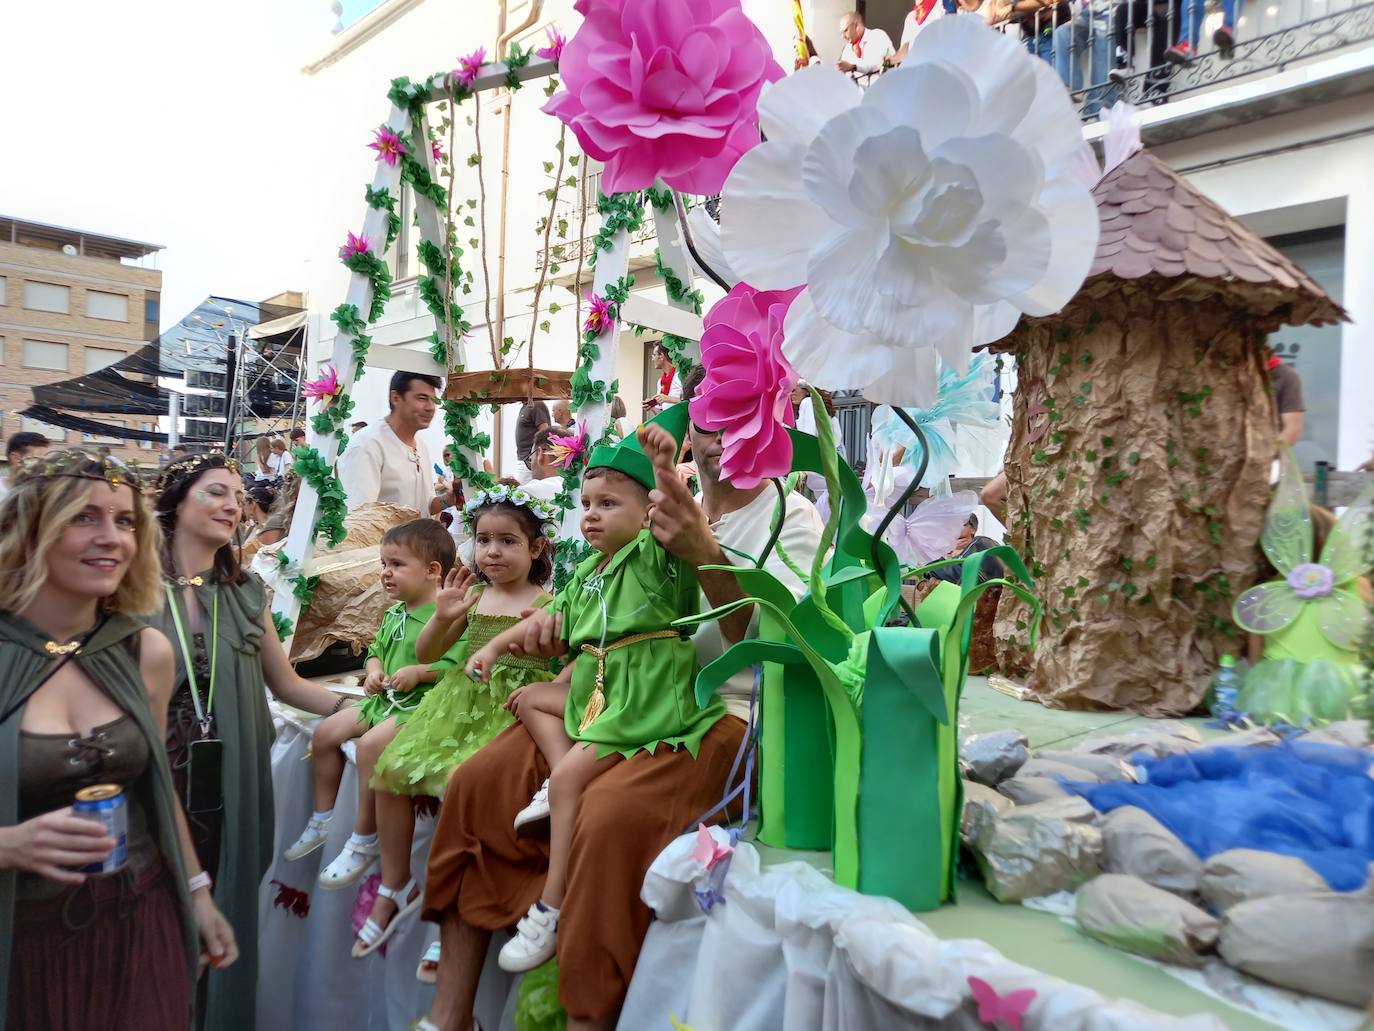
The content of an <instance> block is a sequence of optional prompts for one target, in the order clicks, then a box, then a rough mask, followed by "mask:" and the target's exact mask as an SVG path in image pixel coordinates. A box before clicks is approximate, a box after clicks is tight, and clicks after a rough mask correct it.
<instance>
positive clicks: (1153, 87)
mask: <svg viewBox="0 0 1374 1031" xmlns="http://www.w3.org/2000/svg"><path fill="white" fill-rule="evenodd" d="M1032 18H1033V26H1032V27H1031V30H1032V31H1028V32H1025V33H1023V35H1026V36H1028V37H1031V38H1034V39H1035V40H1036V43H1037V49H1038V53H1039V55H1040V56H1041V57H1043V58H1045V60H1047V61H1049V62H1050V63H1052V64H1053V65H1054V66H1055V69H1056V71H1058V73H1059V75H1060V78H1061V79H1063V80H1064V84H1065V85H1066V86H1068V87H1069V88H1070V90H1071V92H1072V94H1073V97H1074V100H1075V102H1076V103H1077V104H1078V105H1079V109H1080V112H1081V113H1082V116H1083V118H1084V119H1085V120H1091V119H1093V118H1095V117H1096V116H1097V114H1098V112H1099V111H1101V110H1103V109H1105V108H1108V107H1110V106H1111V105H1112V104H1114V103H1115V102H1116V101H1117V100H1118V99H1123V100H1126V101H1129V102H1130V103H1132V104H1136V105H1150V104H1163V103H1167V102H1168V101H1170V100H1176V99H1178V98H1180V97H1183V96H1188V95H1191V94H1195V93H1197V92H1199V91H1203V90H1206V89H1209V88H1211V87H1214V86H1217V85H1220V84H1223V83H1227V82H1231V81H1234V80H1236V79H1240V78H1243V77H1247V76H1253V75H1257V74H1261V73H1266V72H1277V71H1282V70H1283V69H1284V68H1286V67H1288V66H1290V65H1292V64H1295V63H1297V62H1300V61H1305V60H1310V59H1312V58H1316V57H1320V56H1323V55H1325V54H1329V53H1333V52H1335V51H1337V50H1341V49H1344V48H1346V47H1350V46H1355V45H1359V44H1362V43H1370V42H1374V0H1250V2H1249V3H1245V4H1242V2H1241V0H1091V2H1084V3H1082V4H1081V5H1080V4H1073V5H1072V8H1070V5H1069V4H1067V3H1060V4H1059V5H1058V6H1057V7H1055V8H1053V9H1051V8H1049V7H1047V8H1045V10H1044V12H1043V13H1041V12H1036V13H1035V14H1034V15H1033V16H1032ZM1052 22H1053V24H1051V23H1052ZM1013 31H1019V30H1013ZM1032 32H1033V35H1032ZM1027 46H1028V48H1029V46H1030V44H1029V42H1028V43H1027Z"/></svg>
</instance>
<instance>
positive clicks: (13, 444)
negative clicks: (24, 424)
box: [0, 430, 52, 498]
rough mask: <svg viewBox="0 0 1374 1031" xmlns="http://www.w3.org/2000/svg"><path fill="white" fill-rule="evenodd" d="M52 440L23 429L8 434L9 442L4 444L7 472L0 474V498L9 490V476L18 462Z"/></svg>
mask: <svg viewBox="0 0 1374 1031" xmlns="http://www.w3.org/2000/svg"><path fill="white" fill-rule="evenodd" d="M51 444H52V441H50V440H49V439H48V438H47V437H45V436H43V434H41V433H31V432H29V431H27V430H26V431H24V432H22V433H15V434H12V435H11V436H10V439H9V443H8V444H6V445H5V461H7V462H8V463H9V466H10V467H9V474H8V475H5V476H0V498H3V497H4V496H5V495H6V494H8V493H9V492H10V478H11V477H12V476H13V475H14V470H15V469H17V468H19V463H20V462H22V461H23V460H24V459H26V458H28V457H29V455H32V454H35V453H36V452H38V451H41V450H43V449H44V448H47V447H49V446H51Z"/></svg>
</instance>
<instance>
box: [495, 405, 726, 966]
mask: <svg viewBox="0 0 1374 1031" xmlns="http://www.w3.org/2000/svg"><path fill="white" fill-rule="evenodd" d="M686 407H687V406H686V405H677V406H675V407H674V408H671V409H669V410H668V411H667V412H665V413H663V414H662V415H660V416H658V417H657V418H656V419H655V420H654V421H655V422H656V423H658V424H659V425H662V426H663V427H664V428H665V429H668V430H669V432H670V433H672V434H673V436H674V437H675V438H676V439H677V447H678V448H680V447H681V439H682V436H683V433H684V431H685V429H686ZM641 433H642V430H641ZM676 457H677V452H676V451H675V450H673V449H671V448H665V449H661V450H657V449H656V451H655V454H654V457H653V460H652V461H650V459H649V457H648V456H647V455H646V454H645V453H644V450H643V446H642V443H641V440H640V438H638V437H630V438H627V439H625V440H623V441H621V442H620V443H618V444H615V445H605V446H601V447H598V448H596V449H595V450H594V451H593V452H592V455H591V459H590V461H589V462H588V463H587V464H588V470H587V473H586V476H585V477H584V479H583V482H582V533H583V535H584V536H585V537H586V538H587V541H588V543H589V544H591V546H592V547H593V548H594V549H596V552H595V554H593V555H592V556H591V557H590V558H588V559H587V560H586V561H584V562H583V563H582V564H581V565H580V566H579V567H578V569H577V572H576V573H575V574H574V576H573V579H572V581H571V582H570V583H569V584H568V587H567V588H566V589H565V590H564V591H561V592H560V593H559V595H558V597H557V598H556V599H555V600H554V603H553V606H552V608H553V610H554V611H555V612H557V613H559V614H561V615H562V617H563V636H564V639H565V640H566V642H567V644H568V648H569V652H570V653H571V654H572V655H573V661H572V662H571V663H570V664H569V666H568V667H567V668H565V669H564V671H563V672H562V673H561V674H559V676H558V677H557V678H556V679H555V680H554V682H553V683H550V684H533V685H530V686H529V687H525V688H521V689H520V690H519V691H517V692H515V693H514V694H513V695H512V696H511V699H510V704H511V706H512V708H513V709H514V710H515V713H516V716H517V717H518V718H519V720H520V721H521V723H523V724H524V725H525V727H526V729H527V730H528V731H529V734H530V736H531V737H532V738H533V739H534V741H535V743H536V744H537V745H538V746H539V749H540V751H541V752H543V754H544V757H545V758H546V759H547V760H548V763H549V766H550V768H551V771H552V772H551V773H550V776H549V780H548V781H546V782H545V785H544V786H543V787H541V788H540V790H539V792H538V793H537V794H536V795H535V797H534V799H533V800H532V801H531V802H530V804H529V806H527V807H526V808H525V809H524V810H522V811H521V812H520V814H519V815H517V816H516V818H515V825H516V827H517V828H519V827H522V826H524V825H525V824H527V823H533V822H535V821H536V820H539V819H542V818H544V817H548V819H549V871H548V877H547V880H546V881H545V884H544V890H543V893H542V895H541V898H540V899H539V900H538V901H536V902H535V903H534V905H533V906H531V907H530V910H529V913H528V914H527V915H526V916H525V917H524V919H522V920H521V921H520V923H519V925H518V933H517V934H516V936H515V937H514V938H513V939H511V941H510V942H509V943H507V945H506V946H505V948H503V949H502V950H501V955H500V963H501V967H502V968H503V969H505V970H507V971H510V972H512V973H518V972H522V971H527V970H532V969H534V968H535V967H537V966H540V965H541V964H543V963H544V962H546V961H547V960H548V959H549V958H550V957H552V956H553V954H554V951H555V948H556V933H557V926H558V907H559V906H560V905H561V904H562V901H563V891H564V882H565V880H566V875H567V861H568V850H569V846H570V843H571V841H572V830H573V820H574V817H575V816H576V812H577V803H578V800H579V799H580V798H581V795H582V792H583V790H585V788H586V787H587V785H589V784H590V783H591V782H592V781H593V780H595V779H596V778H597V777H599V776H601V775H602V774H603V773H605V772H606V771H607V770H609V769H610V768H611V767H612V766H613V765H615V764H616V763H617V762H619V761H621V760H622V759H629V758H631V757H632V756H634V755H635V754H636V753H637V752H640V751H647V752H653V751H654V750H655V749H657V748H658V746H659V745H667V746H668V747H670V748H674V749H676V748H680V747H686V748H687V750H688V751H689V752H690V753H691V754H692V755H694V756H695V755H696V753H697V750H698V748H700V746H701V739H702V738H703V737H704V736H705V735H706V732H707V731H708V730H710V728H711V727H712V726H713V725H714V724H715V722H716V721H717V720H718V719H720V717H721V716H722V715H724V713H725V708H724V705H723V704H722V703H721V701H720V699H719V698H713V699H712V701H711V702H710V703H709V704H708V705H707V706H706V707H705V708H702V707H699V706H698V705H697V702H696V698H695V696H694V694H693V685H694V682H695V679H696V651H695V649H694V648H693V646H692V642H691V641H690V640H689V639H687V638H686V637H683V636H681V634H680V633H679V632H678V631H676V630H673V629H670V627H671V626H672V624H673V621H674V620H676V619H678V618H680V617H683V616H690V615H692V614H694V613H695V612H696V611H697V607H698V603H699V588H698V585H697V579H696V573H695V571H694V570H693V568H692V567H691V565H689V564H688V563H686V562H684V561H682V560H681V559H678V558H676V557H674V556H672V555H670V554H669V553H668V552H667V551H665V550H664V549H663V548H662V547H661V546H660V545H659V544H658V542H657V541H656V540H655V539H654V537H653V535H652V533H651V532H650V531H649V529H648V526H649V516H650V511H649V507H650V506H649V490H650V488H651V487H652V486H653V484H654V477H655V472H656V471H657V473H658V475H660V476H665V477H673V476H675V475H676V470H675V468H674V462H675V460H676ZM522 637H523V628H522V627H519V626H517V627H516V628H514V629H513V630H510V631H507V632H506V633H505V634H502V635H501V636H500V637H498V638H496V639H495V640H493V641H491V642H490V643H488V644H487V645H486V646H485V647H484V648H482V649H481V650H480V651H478V652H477V653H476V654H475V655H473V656H472V657H471V658H470V659H469V660H468V670H469V672H470V673H471V675H472V676H473V678H474V679H478V678H484V677H485V676H486V675H487V674H488V671H489V670H491V669H492V668H493V664H494V663H496V662H497V661H498V660H499V659H500V657H501V656H503V655H504V654H505V653H506V651H507V650H508V648H509V646H510V645H511V644H512V643H514V642H516V641H518V640H519V639H521V638H522ZM577 746H582V747H577ZM587 746H594V747H587Z"/></svg>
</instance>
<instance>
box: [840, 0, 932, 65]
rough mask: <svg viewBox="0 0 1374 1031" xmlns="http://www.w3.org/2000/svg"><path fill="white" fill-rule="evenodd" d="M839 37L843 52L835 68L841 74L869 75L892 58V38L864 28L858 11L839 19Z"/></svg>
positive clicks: (878, 30)
mask: <svg viewBox="0 0 1374 1031" xmlns="http://www.w3.org/2000/svg"><path fill="white" fill-rule="evenodd" d="M937 2H938V0H937ZM840 35H842V36H843V37H844V50H842V51H841V52H840V59H839V61H838V62H836V64H835V67H836V68H838V69H839V70H840V71H842V72H848V73H849V74H850V75H854V76H859V75H870V74H872V73H873V72H876V71H879V70H881V69H882V67H883V61H884V59H886V58H888V57H891V56H892V37H891V36H889V35H888V34H887V33H886V32H884V31H883V30H882V29H870V28H868V27H867V26H865V25H864V19H863V15H861V14H860V13H859V12H858V11H850V12H849V13H848V14H846V15H845V16H844V17H843V18H841V19H840Z"/></svg>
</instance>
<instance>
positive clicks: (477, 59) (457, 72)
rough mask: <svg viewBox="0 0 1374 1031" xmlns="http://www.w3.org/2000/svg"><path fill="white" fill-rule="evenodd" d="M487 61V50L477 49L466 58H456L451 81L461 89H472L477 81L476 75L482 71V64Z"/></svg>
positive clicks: (484, 48)
mask: <svg viewBox="0 0 1374 1031" xmlns="http://www.w3.org/2000/svg"><path fill="white" fill-rule="evenodd" d="M486 59H487V48H486V47H478V48H477V49H476V50H474V51H473V52H472V53H470V54H468V55H467V56H466V57H460V58H458V67H457V68H455V69H453V79H454V81H455V82H457V83H458V84H459V85H460V86H462V87H463V89H472V84H473V83H474V82H476V81H477V73H478V72H480V71H481V70H482V62H483V61H485V60H486Z"/></svg>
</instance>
